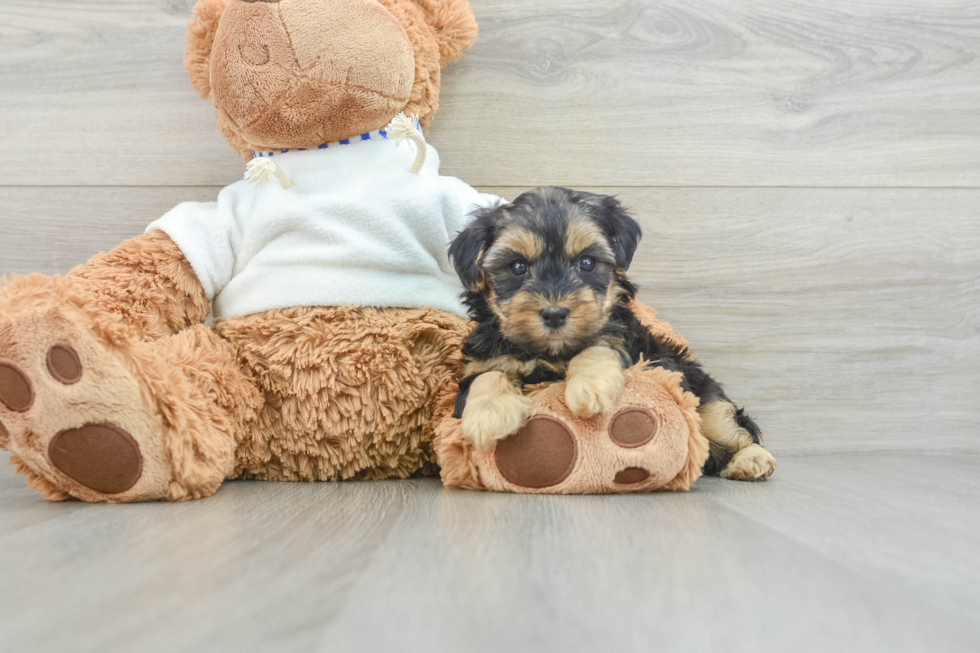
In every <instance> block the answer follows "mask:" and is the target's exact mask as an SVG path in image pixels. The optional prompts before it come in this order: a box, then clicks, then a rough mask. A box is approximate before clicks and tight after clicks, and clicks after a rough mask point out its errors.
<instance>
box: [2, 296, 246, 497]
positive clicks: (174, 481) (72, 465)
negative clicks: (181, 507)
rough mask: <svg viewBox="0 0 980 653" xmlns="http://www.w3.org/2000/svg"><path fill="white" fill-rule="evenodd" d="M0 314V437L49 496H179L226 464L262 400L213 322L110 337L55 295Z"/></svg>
mask: <svg viewBox="0 0 980 653" xmlns="http://www.w3.org/2000/svg"><path fill="white" fill-rule="evenodd" d="M4 322H5V324H4V325H3V326H2V327H0V423H2V427H0V446H3V448H5V449H7V450H9V451H10V452H11V453H12V454H13V455H12V457H11V464H14V465H16V466H17V471H18V472H19V473H21V474H23V475H25V476H26V477H27V482H28V485H30V486H31V487H33V488H34V489H37V490H39V491H40V492H41V493H42V494H43V495H44V496H45V497H46V498H48V499H51V500H62V499H67V498H68V497H75V498H78V499H82V500H84V501H92V502H107V503H121V502H132V501H152V500H170V501H180V500H186V499H194V498H198V497H204V496H208V495H210V494H212V493H213V492H214V491H215V490H216V489H217V488H218V486H219V485H220V484H221V482H222V481H223V480H224V479H225V478H226V477H227V476H228V475H230V474H231V473H232V471H233V469H234V457H235V449H236V446H237V444H236V443H237V440H238V438H240V437H241V436H242V434H243V433H244V432H245V431H246V427H245V422H246V421H247V420H248V419H250V418H253V417H254V415H255V414H256V412H257V407H258V404H259V403H260V401H261V399H260V397H259V395H258V391H257V390H256V389H255V387H254V385H253V384H252V382H251V380H250V379H249V378H248V377H247V376H246V375H245V374H244V373H243V372H242V371H241V370H240V367H239V364H238V357H237V353H236V352H235V351H234V349H233V348H232V346H231V345H230V344H228V343H227V342H225V341H223V340H222V339H220V338H219V337H217V336H216V335H215V334H214V333H213V332H212V331H211V330H210V329H209V328H207V327H204V326H197V327H193V328H191V329H187V330H184V331H182V332H181V333H179V334H176V335H174V336H171V337H169V338H163V339H160V340H155V341H144V342H133V341H132V340H122V341H116V342H113V341H111V340H108V339H105V338H103V337H101V336H100V334H98V333H97V332H96V331H93V329H92V328H91V325H90V323H89V322H88V321H87V320H86V316H85V314H84V313H83V312H81V311H76V312H74V313H73V312H70V311H68V310H66V308H65V307H64V306H61V305H54V306H50V307H49V308H48V309H47V310H45V311H39V312H33V313H28V314H27V315H26V316H24V315H21V316H18V317H14V318H13V319H9V318H6V319H4Z"/></svg>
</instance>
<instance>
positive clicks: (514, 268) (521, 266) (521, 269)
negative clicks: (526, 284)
mask: <svg viewBox="0 0 980 653" xmlns="http://www.w3.org/2000/svg"><path fill="white" fill-rule="evenodd" d="M510 271H511V272H513V273H514V274H515V275H516V276H518V277H523V276H524V275H525V274H527V261H514V262H513V263H511V264H510Z"/></svg>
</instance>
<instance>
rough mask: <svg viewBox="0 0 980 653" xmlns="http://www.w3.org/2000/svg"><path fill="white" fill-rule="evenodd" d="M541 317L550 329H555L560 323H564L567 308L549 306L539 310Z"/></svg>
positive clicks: (566, 317)
mask: <svg viewBox="0 0 980 653" xmlns="http://www.w3.org/2000/svg"><path fill="white" fill-rule="evenodd" d="M541 319H542V320H544V323H545V324H547V325H548V326H549V327H551V328H552V329H557V328H558V327H560V326H561V325H563V324H565V320H566V319H568V309H567V308H559V307H557V306H549V307H548V308H546V309H544V310H543V311H541Z"/></svg>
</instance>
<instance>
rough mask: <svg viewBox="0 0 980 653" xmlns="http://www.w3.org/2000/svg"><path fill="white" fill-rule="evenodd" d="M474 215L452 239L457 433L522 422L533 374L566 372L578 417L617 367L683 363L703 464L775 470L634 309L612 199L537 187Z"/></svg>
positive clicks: (608, 406)
mask: <svg viewBox="0 0 980 653" xmlns="http://www.w3.org/2000/svg"><path fill="white" fill-rule="evenodd" d="M472 217H473V219H472V221H471V222H470V224H469V226H468V227H467V228H466V229H465V230H464V231H462V232H460V233H459V235H458V236H457V237H456V238H455V240H454V241H453V243H452V245H451V246H450V248H449V256H450V259H451V260H452V263H453V266H454V267H455V268H456V272H457V274H458V275H459V278H460V280H461V281H462V282H463V285H464V286H465V288H466V292H465V293H464V295H463V300H464V302H465V303H466V305H467V307H468V308H469V312H470V317H471V318H472V319H473V320H475V321H476V322H477V326H476V328H475V329H474V330H473V332H472V333H471V334H470V336H469V337H468V338H467V339H466V342H465V344H464V347H463V359H464V364H465V367H464V374H463V380H462V381H461V382H460V386H459V394H458V395H457V397H456V413H455V416H456V417H461V418H462V429H463V434H464V436H465V437H467V438H469V439H470V440H471V441H472V442H473V443H474V444H476V445H477V446H478V447H481V448H482V447H486V446H487V445H489V444H491V443H492V442H493V441H495V440H498V439H501V438H504V437H506V436H508V435H510V434H511V433H513V432H514V431H516V430H517V429H519V428H520V427H521V425H522V424H523V423H524V421H525V419H526V417H527V415H528V412H529V410H530V401H529V399H528V398H527V397H525V396H524V394H523V393H522V388H523V386H524V385H530V384H534V383H543V382H550V381H557V380H560V379H566V388H565V403H566V404H567V405H568V408H569V410H571V411H572V412H573V413H574V414H575V415H579V416H582V417H591V416H593V415H596V414H598V413H600V412H603V411H609V410H612V409H613V408H614V406H615V404H616V401H617V399H618V397H619V394H620V392H621V391H622V389H623V383H624V379H623V369H624V368H626V367H631V366H633V365H635V364H636V363H638V362H639V361H640V359H641V358H642V359H643V360H644V361H647V363H648V365H650V366H659V367H663V368H666V369H669V370H672V371H680V372H681V373H682V374H683V387H684V389H685V390H687V391H689V392H692V393H694V394H695V395H697V396H698V397H699V398H700V399H701V405H700V407H699V409H698V412H699V413H700V415H701V431H702V433H703V434H704V436H705V437H706V438H707V439H708V441H709V443H710V456H709V458H708V461H707V462H706V463H705V467H704V472H705V474H711V475H721V476H722V477H724V478H731V479H740V480H764V479H766V478H768V476H769V475H770V474H772V472H773V470H774V469H775V467H776V461H775V460H774V459H773V457H772V455H771V454H770V453H769V452H768V451H766V450H765V449H763V448H762V447H761V446H760V444H759V443H760V431H759V427H758V426H757V425H756V424H755V422H753V421H752V419H751V418H750V417H749V416H748V415H747V414H746V413H745V411H744V410H743V409H742V408H738V407H736V406H735V404H733V403H732V401H731V400H730V399H729V398H728V397H727V396H726V395H725V392H724V390H723V389H722V387H721V385H720V384H719V383H718V382H717V381H715V380H714V379H712V378H711V377H710V376H709V375H708V374H707V373H705V371H704V370H703V369H702V368H701V366H700V365H699V364H698V363H697V362H696V361H693V360H689V359H687V358H686V357H685V355H684V352H682V351H681V350H679V349H678V348H677V347H676V346H674V345H671V344H670V343H668V342H666V341H664V340H662V339H660V338H658V337H656V336H654V335H653V334H651V333H650V331H649V330H648V329H646V328H645V327H644V326H643V325H642V324H640V322H639V320H637V318H636V316H635V315H634V314H633V312H632V311H631V310H630V308H629V303H630V300H631V299H632V298H633V297H634V295H635V294H636V287H635V286H634V285H633V284H632V283H631V282H630V280H629V279H628V278H627V277H626V270H627V269H628V268H629V266H630V262H631V261H632V259H633V253H634V252H635V251H636V247H637V245H638V244H639V242H640V238H641V231H640V225H639V224H637V223H636V221H635V220H633V219H632V218H631V217H630V216H629V215H628V214H627V212H626V210H625V209H624V208H623V207H622V206H621V205H620V203H619V202H618V201H617V200H616V199H615V198H613V197H609V196H605V195H595V194H592V193H586V192H581V191H573V190H569V189H567V188H539V189H536V190H533V191H529V192H527V193H524V194H523V195H521V196H520V197H518V198H517V199H516V200H514V201H513V202H512V203H510V204H501V205H498V206H496V207H490V208H485V209H479V210H477V211H476V212H475V213H474V215H473V216H472Z"/></svg>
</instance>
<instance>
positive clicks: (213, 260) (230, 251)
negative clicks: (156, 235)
mask: <svg viewBox="0 0 980 653" xmlns="http://www.w3.org/2000/svg"><path fill="white" fill-rule="evenodd" d="M236 186H237V184H236V185H232V186H229V187H227V188H225V189H223V190H222V191H221V193H219V195H218V200H217V201H216V202H183V203H182V204H178V205H177V206H175V207H174V208H173V209H171V210H170V211H168V212H167V213H166V214H165V215H164V216H163V217H161V218H160V219H159V220H157V221H155V222H153V223H152V224H150V226H149V227H147V228H146V231H147V232H149V231H153V230H154V229H159V230H160V231H162V232H164V233H165V234H167V235H168V236H169V237H170V239H171V240H173V241H174V243H176V245H177V247H179V248H180V251H181V253H182V254H183V255H184V257H185V258H186V259H187V261H188V263H190V264H191V267H192V268H193V269H194V273H195V274H196V275H197V278H198V279H199V280H200V282H201V285H202V286H203V287H204V292H205V293H206V295H207V298H208V301H209V302H211V301H214V298H215V297H216V296H217V295H218V294H219V293H221V291H222V289H223V288H224V287H225V285H227V284H228V282H229V281H231V278H232V276H233V275H234V273H235V260H236V254H237V251H238V248H239V245H240V243H241V230H240V226H239V222H238V220H236V215H235V214H236V207H237V205H239V204H241V202H240V198H237V197H236V192H235V191H236Z"/></svg>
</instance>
